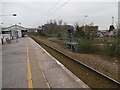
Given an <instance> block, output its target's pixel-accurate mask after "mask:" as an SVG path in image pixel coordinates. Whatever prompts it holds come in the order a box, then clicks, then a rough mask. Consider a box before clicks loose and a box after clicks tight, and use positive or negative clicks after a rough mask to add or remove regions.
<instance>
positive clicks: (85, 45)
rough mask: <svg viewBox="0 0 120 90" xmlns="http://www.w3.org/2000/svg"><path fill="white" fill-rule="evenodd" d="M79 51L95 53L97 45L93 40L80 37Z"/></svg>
mask: <svg viewBox="0 0 120 90" xmlns="http://www.w3.org/2000/svg"><path fill="white" fill-rule="evenodd" d="M78 42H79V52H81V53H95V52H96V51H97V47H96V46H95V45H94V43H93V42H92V41H91V40H88V39H85V38H84V39H83V38H82V39H79V40H78Z"/></svg>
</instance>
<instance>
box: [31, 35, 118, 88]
mask: <svg viewBox="0 0 120 90" xmlns="http://www.w3.org/2000/svg"><path fill="white" fill-rule="evenodd" d="M32 38H33V39H34V40H35V41H36V42H37V43H38V44H40V45H41V46H42V47H43V48H44V49H46V50H47V51H48V52H49V53H50V54H51V55H52V56H54V57H55V58H56V59H57V60H59V61H60V62H61V63H62V64H63V65H64V66H65V67H67V68H68V69H69V70H70V71H71V72H73V73H74V74H75V75H76V76H77V77H79V78H80V79H81V80H82V81H83V82H85V83H86V84H87V85H88V86H89V87H90V88H120V82H118V81H116V80H114V79H112V78H110V77H108V76H106V75H104V74H102V73H100V72H98V71H97V70H95V69H93V68H91V67H89V66H87V65H85V64H83V63H82V62H80V61H78V60H76V59H74V58H72V57H70V56H68V55H67V54H65V53H63V52H61V51H59V50H57V49H55V48H54V47H51V46H49V45H47V44H45V43H43V42H41V41H40V40H39V39H36V38H35V37H32Z"/></svg>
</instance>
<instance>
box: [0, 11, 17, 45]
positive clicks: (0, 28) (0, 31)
mask: <svg viewBox="0 0 120 90" xmlns="http://www.w3.org/2000/svg"><path fill="white" fill-rule="evenodd" d="M4 16H17V14H15V13H14V14H7V15H0V17H4ZM2 24H3V23H1V27H0V34H1V35H0V38H1V44H2V45H3V35H2Z"/></svg>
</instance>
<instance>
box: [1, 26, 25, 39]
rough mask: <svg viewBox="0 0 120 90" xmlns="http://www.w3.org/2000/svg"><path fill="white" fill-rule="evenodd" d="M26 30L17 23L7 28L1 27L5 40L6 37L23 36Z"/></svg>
mask: <svg viewBox="0 0 120 90" xmlns="http://www.w3.org/2000/svg"><path fill="white" fill-rule="evenodd" d="M26 31H27V28H25V27H22V26H19V25H13V26H10V27H7V28H3V29H2V38H3V40H4V41H5V39H6V38H8V39H15V38H20V37H23V36H24V33H25V32H26Z"/></svg>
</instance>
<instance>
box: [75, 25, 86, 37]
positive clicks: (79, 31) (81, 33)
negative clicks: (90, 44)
mask: <svg viewBox="0 0 120 90" xmlns="http://www.w3.org/2000/svg"><path fill="white" fill-rule="evenodd" d="M75 29H76V31H75V34H74V35H75V37H85V33H84V31H82V28H81V27H79V25H78V23H76V24H75Z"/></svg>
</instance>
